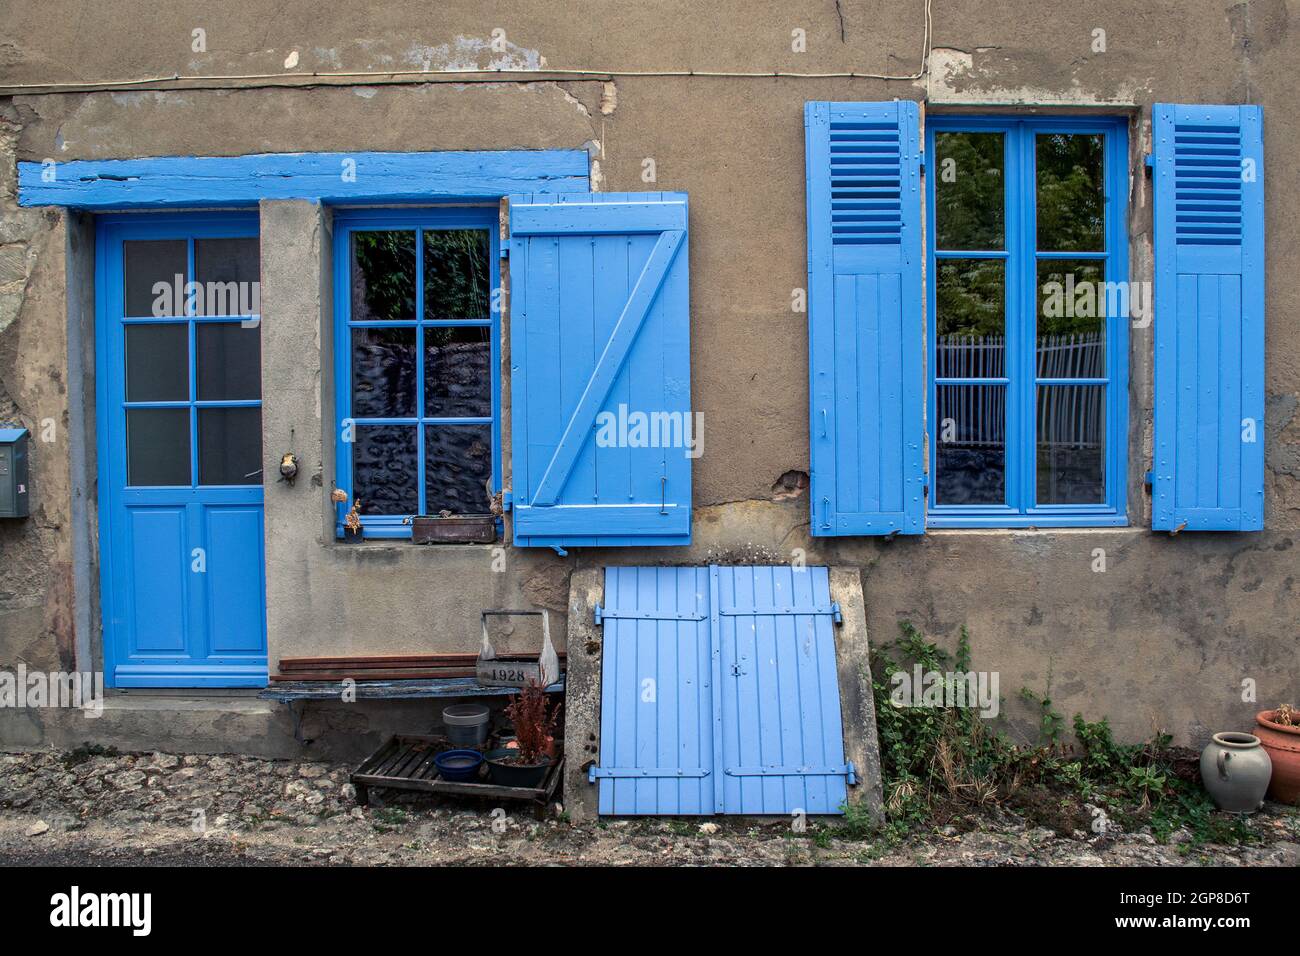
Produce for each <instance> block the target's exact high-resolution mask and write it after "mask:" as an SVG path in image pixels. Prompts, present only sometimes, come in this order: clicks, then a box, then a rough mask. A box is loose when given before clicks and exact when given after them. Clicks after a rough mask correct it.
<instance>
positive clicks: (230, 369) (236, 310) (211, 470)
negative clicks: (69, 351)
mask: <svg viewBox="0 0 1300 956" xmlns="http://www.w3.org/2000/svg"><path fill="white" fill-rule="evenodd" d="M230 228H231V231H232V232H236V233H237V232H239V231H242V230H240V229H238V228H236V227H234V226H231V227H230ZM173 231H178V232H182V233H184V234H183V235H179V236H176V237H173V238H165V239H124V240H123V242H122V274H121V277H120V281H121V291H122V298H121V306H122V318H121V322H122V329H121V333H122V342H123V346H124V360H125V379H126V381H125V388H124V396H123V397H124V399H125V401H124V405H123V407H124V419H125V426H126V428H125V437H126V483H127V485H129V486H130V487H132V488H147V487H191V488H200V487H210V486H224V487H239V486H256V485H260V484H262V463H261V457H262V356H261V320H260V315H259V314H258V310H259V309H260V294H259V276H260V248H259V244H258V238H257V237H256V236H249V235H238V234H236V235H229V236H225V235H221V233H222V232H223V231H224V229H222V228H221V227H217V228H215V229H211V230H207V231H208V232H216V233H217V234H216V235H215V236H214V235H204V234H199V233H200V232H202V231H203V230H200V229H199V228H197V227H196V229H195V230H194V231H193V232H191V230H189V229H180V230H173Z"/></svg>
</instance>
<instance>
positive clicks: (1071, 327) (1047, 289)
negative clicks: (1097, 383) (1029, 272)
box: [1036, 259, 1128, 378]
mask: <svg viewBox="0 0 1300 956" xmlns="http://www.w3.org/2000/svg"><path fill="white" fill-rule="evenodd" d="M1125 291H1126V290H1125ZM1120 294H1121V290H1120V289H1107V288H1106V266H1105V263H1104V262H1103V261H1102V260H1100V259H1039V260H1038V345H1037V348H1038V358H1037V363H1036V364H1037V368H1038V373H1037V374H1038V377H1039V378H1105V377H1106V317H1107V316H1111V315H1119V314H1124V315H1127V311H1128V307H1127V303H1126V302H1120V301H1118V299H1119V296H1120Z"/></svg>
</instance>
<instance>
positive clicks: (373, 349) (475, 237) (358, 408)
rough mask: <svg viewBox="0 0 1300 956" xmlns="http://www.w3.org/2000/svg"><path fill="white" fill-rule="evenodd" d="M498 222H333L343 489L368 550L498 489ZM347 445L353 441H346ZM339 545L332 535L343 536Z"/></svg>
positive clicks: (466, 509) (386, 213)
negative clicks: (414, 523)
mask: <svg viewBox="0 0 1300 956" xmlns="http://www.w3.org/2000/svg"><path fill="white" fill-rule="evenodd" d="M496 227H497V217H496V210H495V209H492V210H487V209H481V210H480V209H446V210H357V211H351V212H340V213H338V214H337V215H336V255H339V256H341V257H342V261H339V262H336V266H335V268H336V276H337V278H336V282H337V284H338V286H339V288H338V290H337V292H336V302H338V303H340V306H341V308H340V309H339V314H338V338H337V341H338V345H337V346H336V347H337V348H338V350H339V354H338V356H337V366H338V376H339V377H338V382H339V386H340V387H339V393H338V394H339V398H338V410H339V427H340V433H339V434H340V439H341V440H340V444H339V468H338V471H339V476H338V484H339V487H341V488H343V489H344V490H345V491H347V492H348V494H349V505H348V506H345V507H342V508H340V512H339V516H340V518H341V516H342V513H343V512H344V511H346V509H347V507H350V506H351V502H353V501H355V500H359V501H360V506H359V513H360V515H361V520H362V526H363V528H364V532H365V535H366V536H367V537H409V536H410V526H409V524H406V521H407V520H408V519H409V518H410V517H411V516H413V515H421V514H434V515H436V514H439V513H440V512H443V511H447V512H450V513H452V514H457V515H484V514H488V513H489V510H490V504H491V500H490V497H489V496H490V494H491V492H490V491H489V486H490V487H491V489H492V490H493V491H495V490H496V489H497V488H499V486H500V424H499V422H500V386H499V377H498V374H497V370H498V368H499V364H500V351H499V348H500V347H499V324H498V317H497V313H496V311H494V309H493V302H494V296H493V290H494V289H496V288H498V287H499V285H500V280H499V273H498V266H497V252H496V249H497V239H496ZM349 438H351V440H350V441H349V440H348V439H349ZM340 533H341V532H340Z"/></svg>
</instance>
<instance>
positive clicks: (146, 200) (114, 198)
mask: <svg viewBox="0 0 1300 956" xmlns="http://www.w3.org/2000/svg"><path fill="white" fill-rule="evenodd" d="M589 187H590V182H589V178H588V155H587V153H586V151H585V150H579V149H552V150H501V151H478V152H420V153H260V154H254V155H247V156H156V157H150V158H146V159H104V160H73V161H69V162H66V163H63V162H55V163H34V162H21V163H19V164H18V203H19V205H21V206H65V207H69V208H74V209H89V210H106V209H159V208H180V207H194V206H253V205H256V204H257V203H258V201H259V200H262V199H307V200H315V201H317V202H325V203H374V202H419V203H427V202H446V201H451V200H456V201H464V200H475V199H490V200H495V199H499V198H500V197H502V196H506V195H509V194H511V193H517V192H543V193H568V192H586V191H587V190H588V189H589Z"/></svg>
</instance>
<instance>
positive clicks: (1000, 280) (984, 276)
mask: <svg viewBox="0 0 1300 956" xmlns="http://www.w3.org/2000/svg"><path fill="white" fill-rule="evenodd" d="M936 271H937V273H938V275H937V277H936V282H935V302H936V305H935V313H936V322H935V324H936V327H937V332H938V340H937V342H936V348H935V376H936V377H937V378H1001V377H1003V376H1005V375H1006V359H1005V349H1006V335H1005V329H1006V320H1005V317H1004V316H1005V309H1004V303H1005V301H1006V299H1005V296H1006V263H1005V262H1004V261H1003V260H1001V259H940V260H938V266H937V270H936Z"/></svg>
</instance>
